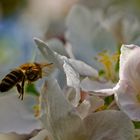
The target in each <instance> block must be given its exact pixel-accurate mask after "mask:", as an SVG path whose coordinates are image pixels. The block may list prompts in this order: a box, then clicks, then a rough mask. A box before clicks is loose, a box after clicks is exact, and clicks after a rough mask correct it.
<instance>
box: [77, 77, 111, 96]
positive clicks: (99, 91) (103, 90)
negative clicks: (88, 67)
mask: <svg viewBox="0 0 140 140" xmlns="http://www.w3.org/2000/svg"><path fill="white" fill-rule="evenodd" d="M113 86H114V84H113V83H111V82H99V81H95V80H90V79H89V78H88V77H87V78H85V79H84V80H82V82H81V84H80V87H81V88H82V90H83V91H87V92H90V94H93V95H98V96H110V95H113V94H114V90H113Z"/></svg>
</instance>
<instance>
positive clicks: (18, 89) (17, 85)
mask: <svg viewBox="0 0 140 140" xmlns="http://www.w3.org/2000/svg"><path fill="white" fill-rule="evenodd" d="M16 87H17V91H18V93H19V94H20V95H19V97H18V98H19V99H20V97H21V86H20V84H16Z"/></svg>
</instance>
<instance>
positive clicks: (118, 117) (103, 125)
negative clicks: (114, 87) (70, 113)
mask: <svg viewBox="0 0 140 140" xmlns="http://www.w3.org/2000/svg"><path fill="white" fill-rule="evenodd" d="M84 122H85V126H86V128H87V133H88V136H89V137H88V139H90V140H134V126H133V123H132V122H131V120H130V119H129V118H128V117H127V115H125V114H124V113H123V112H121V111H115V110H108V111H107V110H106V111H100V112H97V113H93V114H90V115H89V116H87V117H86V118H85V119H84Z"/></svg>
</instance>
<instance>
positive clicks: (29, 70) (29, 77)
mask: <svg viewBox="0 0 140 140" xmlns="http://www.w3.org/2000/svg"><path fill="white" fill-rule="evenodd" d="M52 64H53V63H49V64H40V63H36V62H34V63H25V64H22V65H21V66H19V67H18V68H15V69H14V70H12V71H11V72H10V73H8V74H7V75H6V76H5V77H4V78H3V79H2V81H1V83H0V92H6V91H8V90H10V89H11V88H13V87H14V86H16V88H17V91H18V93H19V94H20V95H19V99H21V100H23V96H24V84H25V81H28V83H32V82H34V81H37V80H38V79H40V78H42V73H43V68H44V67H49V66H51V65H52Z"/></svg>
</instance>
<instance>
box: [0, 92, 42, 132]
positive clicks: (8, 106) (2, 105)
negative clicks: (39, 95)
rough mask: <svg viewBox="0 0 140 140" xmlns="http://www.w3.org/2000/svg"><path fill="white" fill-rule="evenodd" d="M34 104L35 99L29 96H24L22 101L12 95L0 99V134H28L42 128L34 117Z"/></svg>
mask: <svg viewBox="0 0 140 140" xmlns="http://www.w3.org/2000/svg"><path fill="white" fill-rule="evenodd" d="M35 104H36V103H35V99H34V98H33V97H31V96H27V97H26V96H25V97H24V100H23V101H21V100H19V99H18V97H17V94H16V95H14V93H11V94H9V95H5V96H3V97H1V98H0V110H1V111H0V112H1V113H0V132H3V133H8V132H16V133H19V134H24V133H28V134H29V133H31V132H32V131H33V130H35V129H40V128H42V125H41V123H40V121H39V120H37V118H35V116H34V110H33V106H34V105H35Z"/></svg>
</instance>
